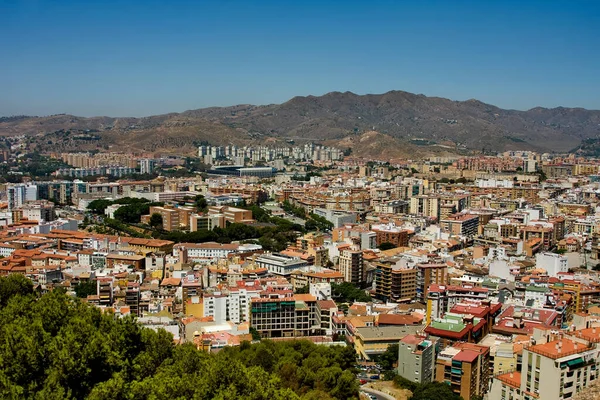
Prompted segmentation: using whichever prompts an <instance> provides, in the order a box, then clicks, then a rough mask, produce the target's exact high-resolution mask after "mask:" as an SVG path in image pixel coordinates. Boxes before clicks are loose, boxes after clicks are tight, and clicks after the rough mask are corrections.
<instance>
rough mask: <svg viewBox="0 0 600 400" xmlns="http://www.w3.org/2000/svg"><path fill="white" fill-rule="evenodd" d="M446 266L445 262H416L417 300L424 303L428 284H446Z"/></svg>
mask: <svg viewBox="0 0 600 400" xmlns="http://www.w3.org/2000/svg"><path fill="white" fill-rule="evenodd" d="M447 283H448V266H447V265H446V264H417V300H418V301H420V302H421V303H425V300H426V299H427V293H428V290H429V285H432V284H438V285H446V284H447Z"/></svg>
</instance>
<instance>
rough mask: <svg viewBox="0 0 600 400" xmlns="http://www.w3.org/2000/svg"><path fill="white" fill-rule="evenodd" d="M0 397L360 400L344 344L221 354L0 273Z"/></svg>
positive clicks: (281, 345) (256, 347) (282, 345)
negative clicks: (39, 291) (37, 289)
mask: <svg viewBox="0 0 600 400" xmlns="http://www.w3.org/2000/svg"><path fill="white" fill-rule="evenodd" d="M0 337H1V338H2V340H1V341H0V398H15V399H16V398H24V399H50V400H53V399H104V400H106V399H108V400H110V399H114V400H117V399H165V400H173V399H222V400H224V399H231V400H233V399H248V400H263V399H264V400H287V399H315V400H316V399H325V400H327V399H340V400H341V399H353V398H354V399H356V398H358V384H357V383H356V379H355V377H354V375H353V373H352V366H353V364H354V362H355V353H354V350H353V349H352V348H350V347H325V346H317V345H315V344H313V343H311V342H308V341H292V342H277V343H275V342H270V341H265V342H261V343H259V344H250V343H248V342H245V343H242V345H241V346H239V347H237V348H226V349H223V350H222V351H220V352H219V353H217V354H207V353H205V352H202V351H199V350H197V349H196V347H195V346H194V345H192V344H186V345H175V344H174V343H173V337H172V335H171V334H169V333H167V332H166V331H164V330H162V329H159V330H158V331H154V330H151V329H147V328H142V327H141V326H140V325H138V324H137V323H136V322H135V320H134V319H133V318H116V317H115V316H114V315H113V314H111V313H103V312H101V311H100V310H99V309H97V308H95V307H92V306H89V305H87V304H85V303H82V302H81V301H80V300H78V299H77V298H71V297H69V296H67V295H66V294H65V293H64V291H62V290H60V289H56V290H54V291H52V292H49V293H47V294H44V295H42V296H37V295H36V294H35V293H34V291H33V285H32V284H31V282H30V281H29V280H27V279H25V278H24V277H22V276H20V275H10V276H8V277H0Z"/></svg>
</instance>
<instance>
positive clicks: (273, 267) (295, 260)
mask: <svg viewBox="0 0 600 400" xmlns="http://www.w3.org/2000/svg"><path fill="white" fill-rule="evenodd" d="M255 261H256V264H257V265H258V267H259V268H266V269H267V270H268V271H269V273H271V274H274V275H281V276H290V275H291V274H292V272H293V271H296V270H299V271H307V270H308V263H307V262H306V261H304V260H302V259H301V258H299V257H290V256H286V255H284V254H280V253H271V254H262V255H261V256H259V257H257V258H256V260H255Z"/></svg>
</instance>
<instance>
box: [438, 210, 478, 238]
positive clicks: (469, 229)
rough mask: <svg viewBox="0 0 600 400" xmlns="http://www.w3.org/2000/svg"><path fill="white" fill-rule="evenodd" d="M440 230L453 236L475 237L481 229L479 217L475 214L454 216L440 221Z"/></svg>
mask: <svg viewBox="0 0 600 400" xmlns="http://www.w3.org/2000/svg"><path fill="white" fill-rule="evenodd" d="M440 228H442V230H443V231H444V232H447V233H449V234H451V235H461V236H467V237H473V236H475V235H477V233H478V229H479V216H478V215H473V214H453V215H449V216H448V217H447V218H446V219H442V220H440Z"/></svg>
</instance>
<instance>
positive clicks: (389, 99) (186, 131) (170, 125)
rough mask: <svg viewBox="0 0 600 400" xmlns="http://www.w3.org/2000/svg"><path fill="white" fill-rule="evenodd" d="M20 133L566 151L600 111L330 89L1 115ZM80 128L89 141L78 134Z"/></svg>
mask: <svg viewBox="0 0 600 400" xmlns="http://www.w3.org/2000/svg"><path fill="white" fill-rule="evenodd" d="M58 131H70V132H71V134H73V132H76V133H78V135H79V136H81V138H77V137H76V138H75V139H73V140H71V139H70V140H67V141H65V140H63V139H64V135H63V133H59V134H58V135H57V134H55V132H58ZM370 132H376V133H377V134H372V133H370ZM23 134H25V135H39V136H38V139H36V140H37V142H38V145H39V148H40V150H42V151H43V150H46V149H47V147H48V141H51V142H52V146H53V148H55V149H56V144H57V143H58V144H59V148H62V149H63V150H72V149H77V148H81V149H92V148H94V147H104V148H107V147H110V146H114V147H124V146H127V147H128V148H132V149H138V150H146V151H157V152H182V151H183V152H184V153H187V154H191V153H193V147H194V144H195V143H198V142H201V141H205V142H208V143H211V144H229V143H236V144H250V143H256V144H257V143H265V142H271V143H278V142H280V141H282V140H294V141H297V142H302V141H308V140H310V141H315V142H324V143H328V144H332V145H339V146H340V147H343V146H345V145H347V143H349V142H350V143H355V142H357V141H358V142H360V143H361V146H360V147H358V148H356V149H355V154H358V155H369V154H370V153H369V152H371V151H373V148H377V147H381V144H379V143H387V145H386V146H385V149H386V152H387V153H389V154H390V155H391V156H401V155H403V153H411V154H414V150H415V149H416V151H418V152H419V153H421V154H426V153H440V152H459V151H460V152H469V151H481V150H482V149H485V150H488V151H489V150H492V151H501V150H509V149H514V150H520V149H522V150H537V151H543V152H566V151H569V150H571V149H575V148H578V146H580V145H581V143H582V141H583V140H585V139H595V138H597V137H598V135H600V111H590V110H585V109H581V108H563V107H558V108H553V109H546V108H541V107H537V108H533V109H531V110H528V111H516V110H505V109H501V108H498V107H495V106H493V105H489V104H485V103H482V102H480V101H477V100H467V101H462V102H461V101H452V100H448V99H443V98H438V97H426V96H423V95H416V94H411V93H407V92H402V91H391V92H388V93H384V94H378V95H356V94H354V93H351V92H345V93H340V92H332V93H328V94H326V95H323V96H319V97H316V96H306V97H294V98H292V99H291V100H289V101H287V102H285V103H283V104H272V105H266V106H253V105H237V106H232V107H212V108H205V109H199V110H190V111H185V112H183V113H179V114H178V113H171V114H164V115H157V116H151V117H145V118H109V117H94V118H81V117H75V116H71V115H55V116H49V117H16V118H3V119H0V135H23ZM49 134H50V135H49ZM52 134H54V136H55V137H54V138H53V137H52ZM78 135H74V136H78ZM86 135H87V136H89V135H92V136H93V138H92V139H90V138H84V137H85V136H86ZM365 135H366V136H365ZM365 140H366V141H365ZM373 141H376V142H377V143H372V142H373ZM369 149H370V150H369Z"/></svg>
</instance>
